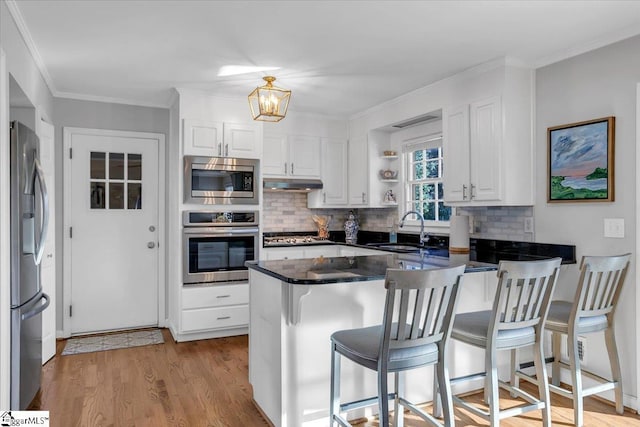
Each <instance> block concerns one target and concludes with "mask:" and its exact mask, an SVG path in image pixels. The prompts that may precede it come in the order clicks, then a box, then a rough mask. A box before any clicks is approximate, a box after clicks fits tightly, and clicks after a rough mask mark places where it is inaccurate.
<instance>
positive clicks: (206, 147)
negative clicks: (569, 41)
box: [183, 119, 222, 156]
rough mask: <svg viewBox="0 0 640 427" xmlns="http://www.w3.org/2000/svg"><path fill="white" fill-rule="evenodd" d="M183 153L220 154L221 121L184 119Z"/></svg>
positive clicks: (199, 154) (198, 154)
mask: <svg viewBox="0 0 640 427" xmlns="http://www.w3.org/2000/svg"><path fill="white" fill-rule="evenodd" d="M183 142H184V154H187V155H193V156H222V122H207V121H202V120H191V119H184V121H183Z"/></svg>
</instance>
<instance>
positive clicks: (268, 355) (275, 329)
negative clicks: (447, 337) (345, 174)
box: [247, 252, 497, 427]
mask: <svg viewBox="0 0 640 427" xmlns="http://www.w3.org/2000/svg"><path fill="white" fill-rule="evenodd" d="M380 253H381V254H382V255H369V256H346V257H345V256H343V257H332V258H325V257H317V258H307V259H291V260H279V261H259V262H251V263H247V265H248V267H249V283H250V304H249V306H250V325H249V381H250V383H251V385H252V386H253V398H254V401H255V402H256V404H257V405H258V406H259V407H260V409H261V410H262V412H263V413H264V414H265V415H266V416H267V417H268V418H269V420H270V421H271V422H272V423H273V424H274V425H275V426H291V427H293V426H316V425H317V426H326V425H327V423H328V420H327V417H328V415H329V381H330V341H329V337H330V336H331V334H332V333H333V332H334V331H337V330H340V329H350V328H359V327H363V326H369V325H374V324H378V323H380V321H381V319H382V311H383V306H384V299H385V295H386V294H385V289H384V276H385V272H386V269H387V268H407V269H412V268H439V267H445V266H449V265H459V264H460V263H467V265H468V267H467V272H468V273H470V274H465V278H464V282H463V285H462V286H463V287H462V293H461V300H460V302H459V307H460V308H461V309H464V310H467V311H470V310H478V309H483V308H488V307H490V304H491V298H492V294H493V292H494V288H493V287H492V283H493V279H494V278H495V271H494V270H496V268H497V266H496V265H495V264H483V263H477V262H469V261H468V259H465V258H458V259H455V258H451V259H447V258H439V257H430V256H425V257H421V256H420V255H413V254H390V253H388V252H387V253H384V252H380ZM470 351H473V349H471V348H469V352H470ZM469 352H465V353H464V357H461V358H460V360H455V361H453V363H452V367H453V368H454V370H455V372H456V373H460V372H467V371H470V372H472V371H474V370H477V369H481V368H482V366H483V358H482V357H481V356H480V357H473V358H470V357H469V354H470V353H469ZM455 353H456V352H455V348H453V351H452V353H451V354H452V357H453V355H455ZM471 360H475V361H479V363H478V364H472V363H471ZM431 381H432V368H431V367H427V368H422V369H420V370H416V371H415V373H414V374H412V375H411V376H410V377H408V378H407V391H408V392H409V393H408V396H409V398H410V399H412V400H414V401H417V402H421V401H422V402H424V401H429V400H431V384H432V382H431ZM375 393H376V376H375V373H374V372H371V371H367V370H364V369H362V368H359V367H356V366H355V365H353V364H351V363H344V364H343V368H342V396H343V398H344V400H356V399H359V398H363V397H369V396H371V395H375ZM365 414H366V415H368V414H370V413H363V415H365Z"/></svg>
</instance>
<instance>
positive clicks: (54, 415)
mask: <svg viewBox="0 0 640 427" xmlns="http://www.w3.org/2000/svg"><path fill="white" fill-rule="evenodd" d="M163 335H164V339H165V344H161V345H152V346H146V347H136V348H128V349H119V350H110V351H101V352H96V353H86V354H76V355H69V356H60V353H61V352H62V350H63V348H64V341H59V342H58V348H57V355H56V357H55V358H53V359H52V360H50V361H49V362H48V363H47V364H46V365H45V366H44V367H43V378H42V388H41V391H40V392H39V393H38V395H37V396H36V399H35V400H34V402H33V403H32V405H31V407H30V409H43V410H48V411H50V417H51V425H52V426H61V427H71V426H81V427H99V426H100V427H102V426H105V427H106V426H112V427H129V426H135V427H138V426H143V427H144V426H149V427H151V426H153V427H162V426H179V427H200V426H202V427H205V426H206V427H209V426H210V427H253V426H256V427H260V426H267V425H268V423H267V422H266V421H265V420H264V419H263V418H262V416H261V415H260V413H259V412H258V410H257V409H256V408H255V406H254V405H253V403H252V400H251V386H250V385H249V382H248V365H247V363H248V354H247V352H248V338H247V336H240V337H231V338H219V339H215V340H202V341H195V342H186V343H176V342H174V341H173V338H172V337H171V334H170V333H169V331H168V330H163ZM501 397H502V399H501V406H502V407H507V406H509V405H513V404H515V401H513V400H511V399H510V398H509V395H508V394H507V393H505V394H503V395H502V396H501ZM472 398H473V399H474V400H475V401H477V402H481V400H482V396H481V394H476V395H473V396H472ZM427 408H428V407H427ZM552 417H553V425H554V426H556V425H557V426H571V425H573V410H572V409H571V406H570V402H569V401H568V400H567V399H564V398H561V397H558V396H553V409H552ZM405 420H406V421H405V425H406V426H407V427H414V426H415V427H418V426H420V427H422V426H426V423H424V422H422V421H421V420H417V419H416V418H414V417H412V416H411V415H407V416H406V417H405ZM484 425H488V423H487V422H485V421H483V420H480V419H478V418H475V417H474V416H472V415H470V414H469V413H467V412H466V411H464V410H461V409H458V408H456V426H484ZM540 425H541V418H540V412H539V411H538V412H530V413H529V414H526V415H525V416H522V417H516V418H510V419H507V420H504V421H503V422H502V423H501V426H503V427H528V426H540ZM622 425H624V426H626V427H640V417H638V416H637V415H635V414H632V413H626V414H625V415H624V416H620V415H617V414H616V413H615V409H614V408H613V407H612V406H610V405H608V404H605V403H603V402H601V401H599V400H597V399H594V398H587V399H585V426H587V427H589V426H594V427H595V426H598V427H601V426H602V427H608V426H611V427H614V426H622ZM357 426H358V427H374V426H378V423H377V422H376V421H375V420H374V421H369V422H365V423H361V424H357Z"/></svg>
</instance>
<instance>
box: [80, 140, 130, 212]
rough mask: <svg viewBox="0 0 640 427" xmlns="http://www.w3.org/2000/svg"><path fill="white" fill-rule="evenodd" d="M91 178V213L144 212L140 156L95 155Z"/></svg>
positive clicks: (93, 153)
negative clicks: (117, 210) (115, 210)
mask: <svg viewBox="0 0 640 427" xmlns="http://www.w3.org/2000/svg"><path fill="white" fill-rule="evenodd" d="M125 154H126V155H125ZM107 172H108V174H107ZM125 173H126V175H125ZM90 174H91V178H90V182H89V185H90V206H91V209H125V203H126V209H142V155H141V154H130V153H128V154H127V153H104V152H97V151H92V152H91V154H90ZM125 190H126V193H125Z"/></svg>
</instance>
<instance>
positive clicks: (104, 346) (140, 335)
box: [62, 329, 164, 356]
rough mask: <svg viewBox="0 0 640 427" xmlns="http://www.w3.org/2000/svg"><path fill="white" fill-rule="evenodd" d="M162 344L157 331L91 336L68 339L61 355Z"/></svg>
mask: <svg viewBox="0 0 640 427" xmlns="http://www.w3.org/2000/svg"><path fill="white" fill-rule="evenodd" d="M154 344H164V339H163V338H162V332H160V331H159V330H157V329H153V330H145V331H132V332H120V333H116V334H107V335H92V336H89V337H82V338H70V339H68V340H67V343H66V344H65V346H64V350H63V351H62V355H63V356H65V355H68V354H79V353H90V352H92V351H105V350H115V349H118V348H129V347H140V346H143V345H154Z"/></svg>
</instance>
